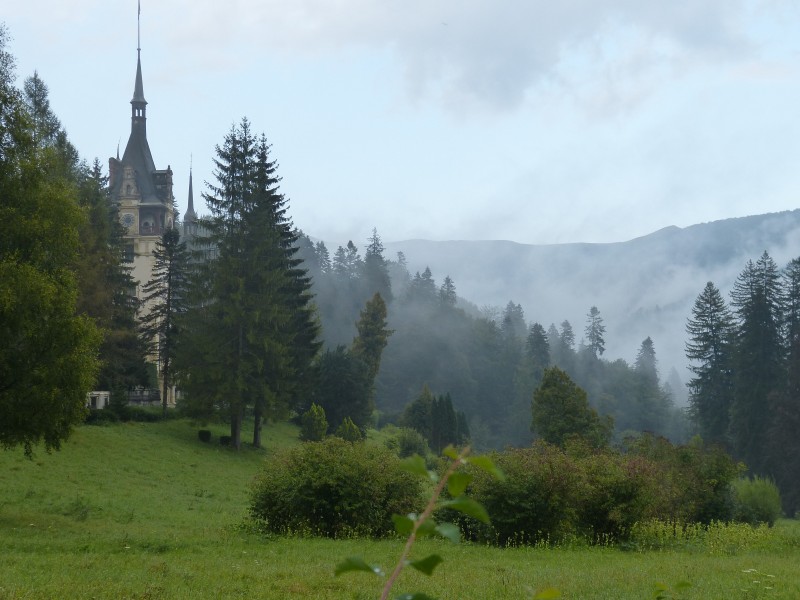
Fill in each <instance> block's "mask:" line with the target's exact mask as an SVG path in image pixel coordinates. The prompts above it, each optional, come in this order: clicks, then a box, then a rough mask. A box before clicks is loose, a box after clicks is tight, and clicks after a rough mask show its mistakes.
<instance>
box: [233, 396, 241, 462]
mask: <svg viewBox="0 0 800 600" xmlns="http://www.w3.org/2000/svg"><path fill="white" fill-rule="evenodd" d="M231 446H232V447H233V448H234V449H235V450H237V451H238V450H239V449H241V447H242V407H241V405H240V404H239V403H238V402H237V403H236V404H235V405H234V406H233V407H231Z"/></svg>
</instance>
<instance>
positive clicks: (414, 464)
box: [400, 454, 428, 478]
mask: <svg viewBox="0 0 800 600" xmlns="http://www.w3.org/2000/svg"><path fill="white" fill-rule="evenodd" d="M400 468H401V469H403V470H404V471H407V472H409V473H412V474H414V475H421V476H422V477H425V478H427V477H428V469H427V467H426V466H425V459H424V458H422V457H421V456H420V455H419V454H415V455H414V456H409V457H408V458H405V459H403V460H402V462H401V463H400Z"/></svg>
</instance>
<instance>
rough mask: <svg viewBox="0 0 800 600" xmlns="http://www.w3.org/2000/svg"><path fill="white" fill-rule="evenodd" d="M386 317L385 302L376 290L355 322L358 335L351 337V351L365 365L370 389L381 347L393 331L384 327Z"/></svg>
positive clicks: (383, 346) (379, 363)
mask: <svg viewBox="0 0 800 600" xmlns="http://www.w3.org/2000/svg"><path fill="white" fill-rule="evenodd" d="M386 317H387V312H386V303H385V302H384V301H383V298H382V297H381V295H380V294H378V293H377V292H376V293H375V295H374V296H373V297H372V299H371V300H370V301H369V302H367V304H366V306H364V310H362V311H361V315H360V316H359V319H358V322H357V323H356V331H357V332H358V335H357V336H356V337H355V338H354V339H353V345H352V349H351V352H352V353H353V355H354V356H356V357H358V358H359V359H361V361H362V362H363V363H364V365H365V366H366V373H365V377H366V380H367V385H368V386H369V387H370V389H371V388H372V386H373V385H374V383H375V378H376V377H377V376H378V371H379V369H380V366H381V355H382V354H383V349H384V348H385V347H386V345H387V344H388V343H389V336H390V335H392V333H393V331H392V330H391V329H387V327H386V325H387V321H386Z"/></svg>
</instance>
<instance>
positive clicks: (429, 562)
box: [408, 554, 444, 576]
mask: <svg viewBox="0 0 800 600" xmlns="http://www.w3.org/2000/svg"><path fill="white" fill-rule="evenodd" d="M443 561H444V559H443V558H442V557H441V556H439V555H438V554H431V555H430V556H426V557H425V558H423V559H422V560H412V561H411V562H409V563H408V564H409V565H411V566H412V567H414V568H415V569H416V570H417V571H419V572H421V573H425V575H428V576H430V575H433V570H434V569H435V568H436V567H437V566H439V563H441V562H443Z"/></svg>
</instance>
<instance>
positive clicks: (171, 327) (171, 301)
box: [141, 228, 189, 416]
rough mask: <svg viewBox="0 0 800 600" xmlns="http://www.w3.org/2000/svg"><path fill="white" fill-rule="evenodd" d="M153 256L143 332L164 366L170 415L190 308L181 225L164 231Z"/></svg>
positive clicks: (164, 401)
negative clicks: (174, 370) (178, 349)
mask: <svg viewBox="0 0 800 600" xmlns="http://www.w3.org/2000/svg"><path fill="white" fill-rule="evenodd" d="M153 258H154V259H155V260H154V263H153V273H152V276H151V278H150V281H148V282H147V284H145V286H144V288H143V292H144V296H143V298H142V304H143V305H144V307H145V313H144V315H143V316H142V318H141V334H142V337H143V338H144V341H145V344H146V345H147V350H148V352H149V353H150V354H151V355H153V356H156V357H157V360H158V364H159V366H160V372H161V406H162V411H163V414H164V416H166V415H167V404H168V398H169V397H168V394H169V390H170V388H171V387H172V362H173V360H174V358H175V352H176V347H177V337H178V332H179V329H178V323H179V321H180V318H181V316H182V315H183V314H185V313H186V308H187V290H188V263H189V257H188V253H187V251H186V244H185V243H184V242H181V241H180V234H179V233H178V230H177V229H174V228H172V229H167V230H166V231H165V232H164V233H163V234H162V236H161V239H160V240H159V241H158V243H157V244H156V248H155V250H154V251H153Z"/></svg>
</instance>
